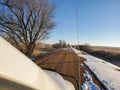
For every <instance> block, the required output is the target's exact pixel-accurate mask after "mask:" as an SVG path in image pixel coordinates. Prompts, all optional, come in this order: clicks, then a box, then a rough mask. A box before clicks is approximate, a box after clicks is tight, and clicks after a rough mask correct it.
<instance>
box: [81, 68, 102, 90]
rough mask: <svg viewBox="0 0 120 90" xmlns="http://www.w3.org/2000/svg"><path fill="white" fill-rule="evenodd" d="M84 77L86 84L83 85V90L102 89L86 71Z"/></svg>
mask: <svg viewBox="0 0 120 90" xmlns="http://www.w3.org/2000/svg"><path fill="white" fill-rule="evenodd" d="M83 75H84V77H85V78H86V82H85V83H84V84H83V85H82V90H100V88H99V87H98V86H97V85H96V84H95V83H93V80H92V77H91V76H90V74H89V73H88V72H87V71H86V70H85V71H84V73H83Z"/></svg>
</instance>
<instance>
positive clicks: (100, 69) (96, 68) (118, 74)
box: [73, 49, 120, 90]
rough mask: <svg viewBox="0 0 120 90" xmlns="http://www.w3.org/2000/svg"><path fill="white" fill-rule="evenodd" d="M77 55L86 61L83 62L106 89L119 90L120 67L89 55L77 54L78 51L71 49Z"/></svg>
mask: <svg viewBox="0 0 120 90" xmlns="http://www.w3.org/2000/svg"><path fill="white" fill-rule="evenodd" d="M73 50H74V52H75V53H77V55H79V56H80V57H83V58H85V59H86V61H85V62H84V63H85V64H86V65H87V66H88V67H89V68H90V69H91V70H92V72H93V73H94V74H95V75H96V77H97V78H98V79H99V80H100V81H101V82H102V83H103V84H104V85H105V86H106V88H108V90H119V89H120V67H118V66H115V65H113V64H111V63H108V62H106V61H104V60H102V59H98V58H96V57H94V56H91V55H89V54H86V55H85V54H82V53H78V52H79V51H77V50H75V49H73Z"/></svg>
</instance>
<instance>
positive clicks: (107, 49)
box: [90, 46, 120, 53]
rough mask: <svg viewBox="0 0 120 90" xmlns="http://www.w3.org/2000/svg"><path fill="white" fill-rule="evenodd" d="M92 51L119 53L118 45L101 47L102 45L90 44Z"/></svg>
mask: <svg viewBox="0 0 120 90" xmlns="http://www.w3.org/2000/svg"><path fill="white" fill-rule="evenodd" d="M90 48H91V49H92V50H94V51H105V52H111V53H120V47H102V46H90Z"/></svg>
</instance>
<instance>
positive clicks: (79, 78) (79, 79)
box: [76, 6, 81, 90]
mask: <svg viewBox="0 0 120 90" xmlns="http://www.w3.org/2000/svg"><path fill="white" fill-rule="evenodd" d="M76 28H77V42H78V47H77V49H78V50H79V29H78V6H76ZM78 54H79V53H78ZM78 60H79V67H78V68H79V69H78V70H79V77H78V81H79V87H78V88H79V90H81V75H80V57H79V56H78Z"/></svg>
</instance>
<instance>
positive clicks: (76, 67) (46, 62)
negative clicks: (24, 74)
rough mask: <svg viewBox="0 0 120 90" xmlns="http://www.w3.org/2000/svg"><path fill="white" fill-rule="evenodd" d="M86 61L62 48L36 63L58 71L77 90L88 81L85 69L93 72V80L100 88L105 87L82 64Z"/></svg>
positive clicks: (44, 67)
mask: <svg viewBox="0 0 120 90" xmlns="http://www.w3.org/2000/svg"><path fill="white" fill-rule="evenodd" d="M84 61H85V59H84V58H81V57H78V56H77V55H76V54H75V53H74V52H71V51H69V50H61V51H59V52H55V53H51V54H50V55H46V56H44V57H42V58H40V59H38V60H36V63H37V64H38V65H39V66H40V67H41V68H43V69H48V70H52V71H56V72H57V73H59V74H60V75H62V76H63V78H64V79H66V80H68V81H70V82H71V83H72V84H73V85H74V87H75V89H76V90H79V88H81V86H82V85H83V83H84V82H85V81H86V78H85V77H84V75H83V73H84V71H85V70H87V71H88V72H89V73H90V74H91V76H92V78H93V82H94V83H96V84H97V85H98V86H99V87H100V88H103V87H102V86H101V84H100V83H99V81H97V80H96V78H95V77H94V76H93V75H92V73H91V72H90V71H89V69H88V68H87V67H86V66H85V65H84V64H82V63H83V62H84ZM80 64H82V66H80Z"/></svg>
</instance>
